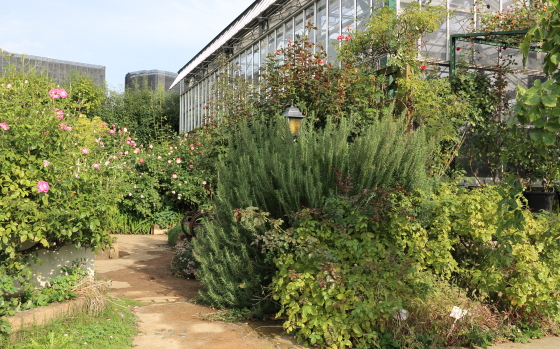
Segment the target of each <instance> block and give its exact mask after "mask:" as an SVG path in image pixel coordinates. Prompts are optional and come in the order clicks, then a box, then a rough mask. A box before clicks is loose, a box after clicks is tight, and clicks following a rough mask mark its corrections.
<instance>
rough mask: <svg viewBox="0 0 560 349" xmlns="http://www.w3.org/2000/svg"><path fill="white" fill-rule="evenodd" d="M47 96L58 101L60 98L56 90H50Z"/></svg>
mask: <svg viewBox="0 0 560 349" xmlns="http://www.w3.org/2000/svg"><path fill="white" fill-rule="evenodd" d="M49 96H51V98H52V99H58V98H60V97H61V96H60V91H59V90H58V89H57V88H51V90H50V91H49Z"/></svg>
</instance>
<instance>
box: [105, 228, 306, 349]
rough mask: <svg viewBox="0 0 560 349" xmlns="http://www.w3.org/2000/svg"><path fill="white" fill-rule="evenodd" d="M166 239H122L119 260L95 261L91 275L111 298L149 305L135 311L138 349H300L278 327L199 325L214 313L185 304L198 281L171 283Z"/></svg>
mask: <svg viewBox="0 0 560 349" xmlns="http://www.w3.org/2000/svg"><path fill="white" fill-rule="evenodd" d="M166 242H167V236H166V235H120V236H118V244H119V250H120V256H121V257H120V258H119V259H107V260H96V261H95V274H96V276H98V277H106V278H108V279H110V280H112V285H113V286H112V288H111V291H110V292H109V293H110V295H113V296H122V297H127V298H132V299H136V300H139V301H143V302H147V303H149V304H148V305H146V306H142V307H139V308H138V309H136V311H135V312H136V314H137V315H138V317H139V319H140V322H139V325H140V334H139V335H138V336H137V337H136V338H135V340H134V346H135V348H137V349H159V348H162V349H163V348H165V349H175V348H177V349H179V348H181V349H183V348H184V349H224V348H232V349H235V348H246V349H290V348H292V349H301V348H304V347H303V346H300V345H298V344H297V343H296V341H295V340H294V339H293V337H290V336H287V335H285V334H284V333H283V331H282V328H281V322H275V321H269V322H257V321H250V322H247V323H224V322H210V321H205V320H203V317H204V316H205V315H207V314H211V313H214V312H216V310H215V309H212V308H209V307H205V306H202V305H197V304H193V303H191V302H189V300H192V298H193V297H195V296H196V293H197V291H198V288H199V283H198V281H196V280H186V279H179V278H175V277H173V274H172V272H171V270H170V268H169V266H170V263H171V258H172V257H173V251H172V250H171V249H169V248H167V245H166Z"/></svg>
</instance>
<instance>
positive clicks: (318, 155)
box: [194, 117, 430, 308]
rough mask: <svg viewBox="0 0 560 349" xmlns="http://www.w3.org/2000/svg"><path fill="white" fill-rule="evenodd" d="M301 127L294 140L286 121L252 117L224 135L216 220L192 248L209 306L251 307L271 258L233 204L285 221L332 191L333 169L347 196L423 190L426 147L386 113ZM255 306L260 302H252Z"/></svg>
mask: <svg viewBox="0 0 560 349" xmlns="http://www.w3.org/2000/svg"><path fill="white" fill-rule="evenodd" d="M311 124H312V123H311V122H307V125H308V127H307V128H304V130H303V131H302V134H301V135H300V136H299V138H298V139H297V141H294V140H293V137H292V135H291V134H290V133H289V130H288V126H287V125H286V120H285V118H282V117H276V118H273V119H268V120H263V119H257V118H255V119H254V120H253V122H252V123H251V124H250V125H248V124H244V125H242V126H241V127H240V130H239V132H236V133H235V134H232V135H231V136H230V138H229V140H228V144H229V147H230V148H229V153H228V156H227V158H225V159H223V160H222V161H221V162H220V164H219V165H218V175H219V181H218V190H217V195H216V198H215V200H216V202H215V207H216V212H215V219H214V220H213V221H212V222H208V223H207V224H206V227H207V229H206V232H205V233H204V234H201V236H200V237H199V238H198V240H197V241H196V243H195V244H194V250H195V255H196V258H197V259H198V260H199V261H200V262H201V265H202V267H201V270H200V272H199V274H198V277H199V279H200V280H201V282H202V283H203V285H204V286H205V290H204V291H203V292H202V297H203V298H204V299H205V300H206V301H207V302H209V303H210V304H212V305H214V306H216V307H234V308H237V307H252V306H253V305H254V304H255V303H256V302H257V300H258V299H259V298H260V299H264V298H265V294H264V287H263V286H266V285H268V284H269V283H270V278H271V277H272V275H273V273H274V267H273V265H272V263H271V262H270V261H268V260H266V258H265V256H264V255H263V254H261V252H260V250H259V247H258V246H255V245H253V244H252V243H253V241H254V240H255V238H256V233H254V232H252V231H249V230H247V229H245V228H243V227H242V226H241V225H240V224H238V223H237V222H236V221H235V220H234V218H233V210H234V209H235V208H246V207H249V206H254V207H258V208H259V209H261V210H263V211H267V212H269V213H270V215H271V217H273V218H284V219H285V217H286V215H287V214H288V213H289V212H291V211H296V210H299V209H300V208H302V207H310V208H316V207H320V206H321V205H322V203H323V202H324V200H325V198H327V197H329V196H332V195H335V194H336V188H337V178H336V175H335V170H338V171H340V172H341V173H343V174H345V175H349V176H350V177H351V178H352V181H353V189H352V190H351V192H350V193H357V192H359V191H361V190H363V189H366V188H375V187H376V186H378V185H379V186H382V187H387V188H388V187H395V186H397V185H401V186H403V187H404V188H406V189H408V190H416V189H427V186H428V178H427V174H426V170H425V165H426V159H427V157H428V155H429V153H430V152H429V148H428V146H427V143H426V139H425V135H424V132H423V131H422V130H418V131H415V132H408V131H407V128H406V125H405V123H404V120H401V119H398V120H393V119H392V118H390V117H387V118H385V119H383V120H381V121H377V122H374V123H373V124H371V125H370V126H369V127H367V128H366V129H364V130H362V131H360V133H359V134H356V133H355V132H354V131H353V123H352V120H351V118H348V119H342V120H341V121H340V122H339V123H336V124H335V123H327V125H326V126H325V128H323V129H314V128H312V127H309V125H311ZM259 304H261V305H263V304H266V302H264V303H263V302H261V303H259Z"/></svg>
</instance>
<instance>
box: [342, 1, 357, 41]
mask: <svg viewBox="0 0 560 349" xmlns="http://www.w3.org/2000/svg"><path fill="white" fill-rule="evenodd" d="M354 10H355V7H354V0H342V4H341V14H342V35H344V36H348V35H350V33H351V31H352V30H354V29H355V26H356V25H355V19H356V14H355V13H354Z"/></svg>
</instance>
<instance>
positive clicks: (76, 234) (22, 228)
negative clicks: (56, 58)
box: [0, 68, 123, 283]
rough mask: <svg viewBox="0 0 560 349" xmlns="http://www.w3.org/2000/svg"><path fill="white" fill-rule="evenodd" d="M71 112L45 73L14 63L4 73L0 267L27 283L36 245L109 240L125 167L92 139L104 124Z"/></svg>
mask: <svg viewBox="0 0 560 349" xmlns="http://www.w3.org/2000/svg"><path fill="white" fill-rule="evenodd" d="M74 110H75V104H74V102H73V101H72V97H71V96H70V95H69V94H68V93H67V92H66V91H64V90H63V89H59V88H58V86H57V85H56V84H55V83H54V82H53V81H52V80H51V79H50V78H48V77H45V76H43V75H40V74H38V73H35V72H29V73H21V72H18V71H16V70H14V69H13V68H11V69H10V70H9V72H8V73H7V74H6V75H5V76H2V77H0V125H2V127H1V128H0V191H1V193H2V194H1V196H0V236H1V238H0V273H2V274H4V273H5V274H7V275H10V276H11V277H12V278H14V279H15V280H17V281H19V282H22V283H24V282H25V280H26V279H27V278H28V277H30V274H29V271H28V270H27V269H26V262H27V259H28V258H30V255H29V253H30V252H32V251H33V250H34V249H39V248H58V247H59V246H63V245H64V244H75V245H76V246H78V247H80V246H84V247H87V246H89V247H92V248H96V247H97V246H100V245H101V246H104V245H107V244H110V243H111V241H110V237H109V233H108V231H107V229H106V228H107V218H108V217H110V216H111V215H113V214H114V213H115V212H116V208H117V204H118V202H119V201H120V200H121V196H120V195H119V194H120V193H119V191H118V186H119V185H120V184H121V183H122V180H123V178H122V177H121V175H120V172H121V169H120V166H119V162H118V161H116V162H115V161H112V158H111V156H112V155H111V154H107V152H106V151H105V150H104V149H103V148H102V147H101V146H99V144H96V143H95V138H96V133H97V134H99V133H101V132H103V131H104V130H106V125H104V124H103V123H102V122H101V120H97V119H92V120H89V119H87V118H85V117H80V116H79V115H76V114H74ZM109 159H111V161H109ZM105 161H109V163H108V164H105V165H104V162H105ZM23 242H33V243H35V246H34V247H32V248H31V250H22V249H21V248H20V244H21V243H23Z"/></svg>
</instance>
